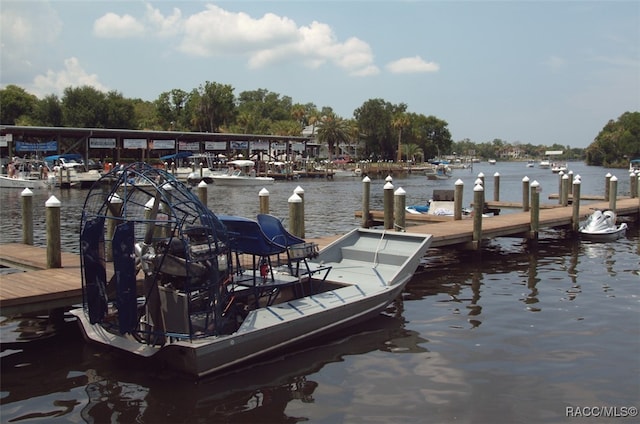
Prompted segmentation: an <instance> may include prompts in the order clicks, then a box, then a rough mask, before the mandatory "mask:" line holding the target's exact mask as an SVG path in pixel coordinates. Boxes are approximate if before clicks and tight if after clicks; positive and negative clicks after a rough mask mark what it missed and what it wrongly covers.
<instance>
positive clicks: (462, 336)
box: [0, 162, 640, 423]
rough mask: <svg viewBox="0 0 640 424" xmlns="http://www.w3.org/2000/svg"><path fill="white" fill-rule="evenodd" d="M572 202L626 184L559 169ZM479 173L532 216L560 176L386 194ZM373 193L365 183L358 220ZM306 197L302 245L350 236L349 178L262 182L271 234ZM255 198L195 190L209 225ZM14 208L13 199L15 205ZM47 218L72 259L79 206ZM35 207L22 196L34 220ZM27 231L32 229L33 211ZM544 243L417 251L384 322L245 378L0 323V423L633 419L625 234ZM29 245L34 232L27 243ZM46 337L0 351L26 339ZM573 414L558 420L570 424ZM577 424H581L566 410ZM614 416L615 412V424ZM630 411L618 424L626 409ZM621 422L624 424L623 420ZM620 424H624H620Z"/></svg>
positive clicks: (353, 205)
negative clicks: (272, 218) (529, 194)
mask: <svg viewBox="0 0 640 424" xmlns="http://www.w3.org/2000/svg"><path fill="white" fill-rule="evenodd" d="M571 169H573V170H574V172H575V173H579V174H580V175H581V176H582V179H583V185H582V190H581V191H582V193H583V194H600V195H601V194H603V193H604V175H605V174H606V173H607V172H611V173H612V174H613V175H616V176H617V177H618V179H619V192H621V193H624V190H625V183H626V187H627V188H626V190H627V193H628V175H627V174H626V171H624V170H608V169H603V168H595V167H594V168H591V167H586V166H585V165H583V164H571ZM479 172H483V173H484V174H485V175H486V181H487V194H486V196H487V198H488V199H489V198H492V196H493V192H492V183H493V174H494V173H495V172H499V173H500V174H501V200H505V201H509V200H510V201H520V200H521V196H522V195H521V192H520V190H521V180H522V178H523V177H524V176H525V175H528V176H529V177H530V179H531V180H532V181H533V180H534V179H535V180H537V181H539V182H540V183H541V186H542V188H543V196H542V197H541V198H542V199H543V201H544V202H550V203H553V202H557V200H548V199H547V195H548V194H550V193H557V191H558V189H557V187H558V176H557V175H554V174H552V173H551V171H549V170H540V169H537V168H525V166H524V164H520V163H517V164H515V163H500V162H499V163H498V164H497V165H495V166H489V165H487V164H476V166H475V168H474V170H473V171H469V170H456V171H454V178H453V179H452V180H449V181H445V182H440V181H425V179H424V178H420V177H418V176H412V177H409V178H405V179H396V180H394V186H396V187H400V186H401V187H402V188H403V189H405V191H406V192H407V204H415V203H423V202H424V201H426V199H427V198H428V197H429V196H430V195H431V193H432V191H433V189H434V188H444V189H452V188H453V183H454V180H455V179H457V178H460V179H462V180H463V181H464V184H465V200H464V203H465V204H468V203H470V202H471V201H472V191H471V190H472V185H473V184H472V183H473V181H474V180H475V178H476V176H477V174H478V173H479ZM383 184H384V181H383V180H382V179H377V180H374V181H373V182H372V207H373V208H375V209H380V208H381V205H382V186H383ZM298 185H299V186H301V187H302V188H303V189H304V190H305V212H306V232H307V236H308V237H314V236H320V235H327V234H333V233H340V232H344V231H346V230H348V229H350V228H352V227H354V226H357V225H358V220H357V219H356V218H355V217H354V211H355V210H359V209H361V204H360V195H361V183H360V181H359V180H356V179H344V180H335V181H333V182H331V181H328V182H327V181H323V180H313V181H310V180H300V181H296V182H277V183H276V184H274V185H273V186H271V187H268V189H269V191H270V193H271V196H270V205H271V211H272V213H274V214H276V215H278V216H282V217H285V218H286V217H287V215H288V205H287V199H288V197H289V196H290V195H291V193H292V192H293V189H294V188H296V186H298ZM257 191H258V189H256V188H255V187H254V188H248V189H233V190H230V189H228V188H221V187H211V188H210V189H209V205H210V207H211V208H212V209H213V210H214V211H216V212H219V213H225V214H228V213H235V214H239V215H246V216H254V215H255V214H256V213H257V212H258V206H259V204H258V197H257ZM16 192H19V191H16ZM16 192H7V191H6V190H5V191H3V192H1V193H0V196H2V197H1V198H0V200H1V202H2V205H1V206H0V218H1V222H0V227H1V231H0V242H3V243H4V242H10V241H14V242H20V241H21V230H20V228H19V227H20V224H21V218H20V198H19V193H16ZM53 194H54V195H55V196H56V197H57V198H58V199H59V200H61V201H62V204H63V207H62V211H61V213H62V216H63V220H62V221H63V228H64V231H66V232H67V234H68V235H67V237H65V238H64V241H63V249H65V250H68V251H77V233H78V228H77V227H78V218H77V217H78V214H79V207H80V205H81V204H82V200H83V196H84V195H86V192H83V191H80V190H66V191H57V190H56V191H55V192H54V193H53ZM49 195H50V194H49V193H37V194H36V196H35V197H34V204H35V205H38V204H44V201H46V199H47V198H48V196H49ZM35 215H36V219H39V220H40V221H42V219H43V216H44V212H42V211H38V210H37V208H36V214H35ZM566 235H567V234H566V232H565V231H564V230H558V229H553V230H544V231H543V232H542V233H541V234H540V241H539V243H538V246H537V248H536V249H532V248H530V247H529V246H528V245H527V244H526V243H525V242H523V241H522V240H520V239H517V238H503V239H496V240H492V241H490V242H488V246H487V248H486V249H485V250H483V251H482V253H481V254H479V255H477V254H474V253H472V252H455V251H453V250H449V249H442V250H438V249H432V250H431V251H430V252H429V258H428V260H427V262H426V266H425V267H424V268H423V269H421V270H419V272H418V273H417V274H416V275H415V276H414V278H413V279H412V281H411V283H410V284H409V285H408V287H407V289H406V290H405V292H404V293H403V296H402V298H401V299H398V300H397V301H396V302H395V303H394V304H392V305H391V306H390V307H389V308H388V310H387V311H386V313H385V314H383V315H381V316H380V317H378V318H376V319H373V320H371V321H370V322H368V323H365V324H363V325H359V326H357V327H355V328H351V329H349V331H344V332H342V333H340V334H333V335H331V336H327V337H325V338H323V339H321V340H316V341H314V342H312V343H307V344H305V345H302V346H300V347H299V348H298V349H296V350H295V351H291V352H287V353H285V354H280V355H278V356H274V357H271V358H268V359H265V360H264V361H262V362H260V363H256V364H253V365H252V366H251V367H247V368H246V369H242V370H237V371H235V372H233V373H230V374H227V375H222V376H214V377H210V378H206V379H203V380H199V381H193V380H190V379H186V378H184V377H182V376H180V375H174V374H172V373H169V372H167V371H166V370H162V369H153V368H150V367H148V366H145V364H144V363H141V362H139V361H136V360H130V359H129V358H125V357H122V356H120V355H118V354H116V353H114V352H107V351H104V350H102V349H101V348H99V347H95V346H92V345H88V344H86V343H85V342H83V341H82V339H81V337H80V334H79V331H78V329H77V327H76V324H75V323H74V322H71V320H70V319H69V318H68V317H60V319H58V320H57V321H56V322H54V323H52V324H51V323H50V324H49V326H48V327H46V326H45V325H44V322H45V321H43V320H38V319H31V320H24V321H23V322H16V321H9V320H5V321H3V322H2V326H1V327H0V329H1V330H2V333H1V334H2V341H3V344H2V353H0V360H1V366H2V379H1V382H0V384H1V391H0V407H1V409H0V418H1V421H2V422H69V423H77V422H84V421H86V422H144V423H163V422H184V423H196V422H203V423H204V422H207V423H209V422H233V423H235V422H247V423H249V422H288V423H290V422H299V421H310V422H314V423H341V422H345V423H352V422H394V423H401V422H411V423H414V422H435V423H441V422H453V421H456V422H462V423H466V422H474V423H485V422H487V423H489V422H492V423H493V422H513V423H517V422H526V423H531V422H549V423H556V422H603V421H609V420H608V419H603V418H602V417H600V418H599V419H594V418H590V419H587V418H583V419H575V418H570V417H567V408H574V409H573V411H575V408H576V407H580V408H590V407H616V408H617V409H615V410H614V409H611V410H608V411H609V413H617V414H623V413H628V411H629V410H624V409H622V408H623V407H639V406H640V401H639V399H640V379H639V377H638V376H640V331H639V328H640V326H639V325H638V324H640V263H639V262H640V261H639V255H640V229H639V227H638V225H637V223H632V224H631V225H630V229H629V231H628V233H627V236H626V237H625V238H624V239H621V240H618V241H616V242H613V243H602V244H598V243H588V242H580V241H577V240H574V239H571V238H566V237H565V236H566ZM35 239H36V241H35V243H36V244H44V224H40V226H39V227H37V229H36V236H35ZM38 331H39V332H41V334H51V337H50V338H47V339H43V340H37V341H29V342H27V343H25V342H21V343H19V342H15V343H7V342H12V341H15V340H17V339H18V338H19V336H20V335H22V336H25V337H26V336H28V335H33V334H35V333H36V332H38ZM569 411H570V412H571V411H572V410H571V409H570V410H569ZM581 411H586V412H590V411H591V410H581ZM625 411H626V412H625ZM631 411H632V410H631ZM636 420H637V418H636ZM627 421H629V422H631V421H634V420H632V419H627V420H623V421H622V422H627Z"/></svg>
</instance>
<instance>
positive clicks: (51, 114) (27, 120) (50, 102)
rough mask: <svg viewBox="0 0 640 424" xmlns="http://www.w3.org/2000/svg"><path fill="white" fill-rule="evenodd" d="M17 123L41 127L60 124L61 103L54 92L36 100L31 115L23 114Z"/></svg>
mask: <svg viewBox="0 0 640 424" xmlns="http://www.w3.org/2000/svg"><path fill="white" fill-rule="evenodd" d="M16 124H17V125H37V126H41V127H60V126H62V105H61V104H60V99H58V96H56V95H55V94H50V95H48V96H45V97H44V98H43V99H42V100H37V101H36V104H35V105H34V107H33V111H32V112H31V115H29V116H27V115H23V117H22V118H20V120H19V121H18V122H16Z"/></svg>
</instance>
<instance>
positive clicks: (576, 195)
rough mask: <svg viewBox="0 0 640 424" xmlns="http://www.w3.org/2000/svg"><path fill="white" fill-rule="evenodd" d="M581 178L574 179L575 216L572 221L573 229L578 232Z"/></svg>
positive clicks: (573, 203)
mask: <svg viewBox="0 0 640 424" xmlns="http://www.w3.org/2000/svg"><path fill="white" fill-rule="evenodd" d="M580 183H581V181H580V176H579V175H577V176H576V177H575V178H574V179H573V184H572V185H573V191H572V195H573V202H572V206H573V215H572V219H571V229H572V230H573V231H574V232H576V231H578V227H579V226H580Z"/></svg>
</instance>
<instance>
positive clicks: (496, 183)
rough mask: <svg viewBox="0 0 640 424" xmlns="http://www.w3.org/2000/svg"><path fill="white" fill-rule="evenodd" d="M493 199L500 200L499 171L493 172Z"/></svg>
mask: <svg viewBox="0 0 640 424" xmlns="http://www.w3.org/2000/svg"><path fill="white" fill-rule="evenodd" d="M493 200H494V201H496V202H499V201H500V173H499V172H496V173H495V174H493Z"/></svg>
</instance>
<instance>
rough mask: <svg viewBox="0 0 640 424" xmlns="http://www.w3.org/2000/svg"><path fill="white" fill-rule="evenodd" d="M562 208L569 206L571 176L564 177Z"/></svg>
mask: <svg viewBox="0 0 640 424" xmlns="http://www.w3.org/2000/svg"><path fill="white" fill-rule="evenodd" d="M560 198H561V199H562V206H567V205H568V204H569V176H568V175H567V174H565V175H563V176H562V195H561V196H560Z"/></svg>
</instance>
